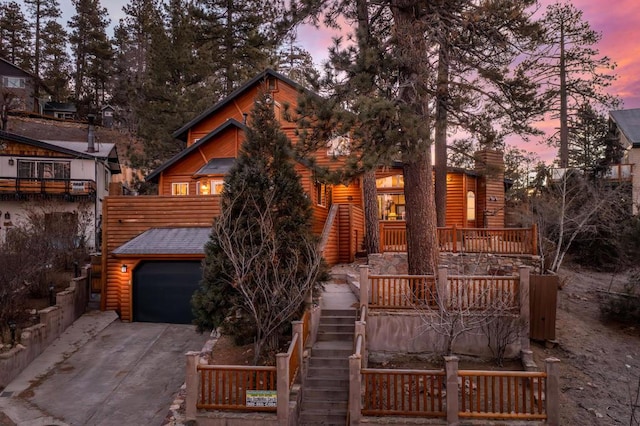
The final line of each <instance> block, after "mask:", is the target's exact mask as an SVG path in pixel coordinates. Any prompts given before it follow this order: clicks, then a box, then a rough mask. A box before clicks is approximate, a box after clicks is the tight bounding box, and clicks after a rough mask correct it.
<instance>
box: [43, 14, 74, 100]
mask: <svg viewBox="0 0 640 426" xmlns="http://www.w3.org/2000/svg"><path fill="white" fill-rule="evenodd" d="M40 38H41V42H40V50H41V56H40V78H41V80H42V83H43V84H44V86H46V87H47V88H48V89H49V90H50V91H51V97H52V98H53V100H54V101H57V102H64V101H66V100H67V99H68V98H69V95H70V89H69V82H70V81H71V69H70V68H71V64H70V62H69V54H68V53H67V49H66V43H67V32H66V31H65V29H64V28H63V27H62V25H60V24H59V23H58V22H56V21H53V20H51V21H48V22H47V23H46V24H45V26H44V28H43V29H42V32H41V34H40Z"/></svg>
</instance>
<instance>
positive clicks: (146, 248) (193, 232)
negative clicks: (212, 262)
mask: <svg viewBox="0 0 640 426" xmlns="http://www.w3.org/2000/svg"><path fill="white" fill-rule="evenodd" d="M210 234H211V228H210V227H207V228H204V227H198V228H151V229H148V230H147V231H145V232H143V233H142V234H140V235H138V236H137V237H135V238H133V239H132V240H129V241H127V242H126V243H124V244H123V245H121V246H120V247H118V248H117V249H115V250H114V251H113V254H115V255H139V254H198V255H200V254H202V255H203V254H204V246H205V244H206V243H207V241H208V240H209V235H210Z"/></svg>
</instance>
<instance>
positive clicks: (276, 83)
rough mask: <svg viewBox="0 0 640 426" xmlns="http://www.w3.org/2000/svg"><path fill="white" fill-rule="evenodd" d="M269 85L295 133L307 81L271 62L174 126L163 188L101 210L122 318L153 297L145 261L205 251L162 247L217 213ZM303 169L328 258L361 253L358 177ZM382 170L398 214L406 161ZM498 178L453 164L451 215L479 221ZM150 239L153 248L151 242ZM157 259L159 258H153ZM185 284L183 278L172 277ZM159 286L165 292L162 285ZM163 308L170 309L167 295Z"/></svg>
mask: <svg viewBox="0 0 640 426" xmlns="http://www.w3.org/2000/svg"><path fill="white" fill-rule="evenodd" d="M263 90H266V91H267V92H268V93H269V95H270V99H271V101H272V102H273V107H274V110H275V112H276V118H278V120H279V121H280V125H281V129H282V131H283V132H284V133H285V134H286V135H287V136H288V137H289V138H290V139H291V140H295V138H296V134H295V132H296V123H295V120H293V119H288V117H287V116H288V115H290V114H291V113H287V114H285V111H295V106H296V102H297V98H298V96H299V93H300V91H301V90H304V89H302V88H301V87H300V86H299V85H298V84H297V83H295V82H293V81H291V80H290V79H288V78H286V77H284V76H282V75H280V74H278V73H276V72H274V71H271V70H266V71H264V72H263V73H261V74H260V75H258V76H256V77H255V78H254V79H252V80H250V81H249V82H248V83H246V84H245V85H243V86H242V87H240V88H238V89H237V90H236V91H235V92H233V93H232V94H231V95H229V96H228V97H227V98H225V99H223V100H222V101H220V102H219V103H217V104H216V105H214V106H213V107H211V108H210V109H208V110H207V111H204V112H203V113H202V114H200V115H199V116H198V117H196V118H194V119H193V120H191V121H190V122H189V123H187V124H186V125H185V126H183V127H182V128H180V129H179V130H177V131H176V132H175V133H174V135H173V136H174V137H175V138H176V139H179V140H182V141H183V142H184V143H185V144H186V148H185V149H184V150H183V151H182V152H180V153H179V154H177V155H176V156H174V157H173V158H171V159H170V160H168V161H167V162H166V163H164V164H163V165H161V166H160V167H159V168H158V169H156V170H155V171H153V172H152V173H151V174H150V175H149V176H147V180H148V181H150V182H154V183H157V185H158V195H157V196H140V197H122V196H118V197H113V196H110V197H107V199H106V200H105V207H104V213H103V216H104V239H103V250H102V253H103V270H104V271H105V272H106V273H105V274H103V276H104V278H103V288H104V293H103V294H104V297H103V299H102V300H103V308H105V309H115V310H116V311H118V312H119V314H120V316H121V318H122V319H123V320H125V321H130V320H136V319H138V318H140V315H142V314H141V313H140V312H139V306H141V305H145V306H144V309H146V308H147V306H146V304H145V303H138V302H137V300H136V294H138V295H139V294H140V290H139V289H140V288H146V289H148V290H147V291H150V292H153V291H154V290H153V283H151V282H147V281H148V280H150V278H146V276H138V275H137V271H138V268H140V267H142V266H143V267H144V268H146V269H149V268H153V267H157V268H158V271H159V268H160V267H161V264H162V262H169V261H178V260H182V261H186V262H198V261H199V260H201V259H202V258H203V257H204V243H202V247H201V249H200V250H199V251H189V250H187V245H188V244H187V242H185V241H183V242H180V241H177V242H176V241H167V244H166V247H163V246H162V241H163V240H162V238H170V236H172V235H178V234H177V233H179V232H180V229H179V228H200V229H202V230H203V231H202V232H204V233H205V234H206V232H207V230H208V229H209V228H210V227H211V224H212V221H213V218H214V217H215V216H216V215H217V214H218V213H219V194H220V192H221V190H222V182H223V179H224V176H225V175H226V174H227V173H228V171H229V170H230V168H231V166H232V165H233V163H234V160H235V158H236V157H237V156H238V153H239V150H240V147H241V145H242V143H243V141H244V138H245V133H246V129H247V127H246V126H247V120H250V118H248V117H249V115H250V113H251V110H252V108H253V105H254V103H255V99H256V98H257V96H258V95H259V94H260V93H261V91H263ZM249 124H250V122H249ZM345 142H348V140H346V141H344V140H341V139H340V138H336V140H333V141H328V143H327V147H326V148H322V149H319V150H318V151H316V152H315V153H314V159H315V162H316V164H318V165H320V166H324V167H328V168H330V169H332V168H338V167H340V166H342V165H343V162H344V158H345V157H343V156H341V154H342V153H343V151H342V150H343V149H344V143H345ZM494 157H495V158H494ZM494 157H492V156H488V157H487V158H484V160H487V159H488V160H490V161H494V160H497V159H498V156H494ZM499 159H500V161H499V164H498V165H497V168H498V169H499V168H500V167H502V166H501V164H502V163H501V157H500V158H499ZM296 170H297V171H298V173H299V175H300V179H301V183H302V186H303V188H304V190H305V191H306V192H307V194H308V195H309V199H310V200H311V202H312V206H313V223H312V230H313V232H314V233H315V234H316V235H319V236H321V241H322V243H321V247H322V251H323V256H324V258H325V260H326V261H327V263H329V264H337V263H348V262H352V261H353V260H354V258H355V254H356V253H357V252H359V251H361V250H362V248H363V241H364V229H365V227H364V211H363V204H364V203H363V194H362V184H361V180H360V179H354V180H352V181H351V182H349V183H348V184H342V185H329V184H326V183H323V182H321V181H319V180H318V179H316V177H315V175H314V173H313V170H312V169H311V168H310V167H308V166H307V165H305V164H304V163H303V162H299V163H297V164H296ZM376 178H377V182H378V207H379V218H380V219H381V220H384V221H394V223H398V224H400V223H401V221H402V219H403V218H404V212H405V210H404V208H405V206H404V188H403V182H402V169H401V168H400V167H399V165H397V166H395V167H394V166H393V165H392V166H390V167H387V168H384V169H380V170H378V171H377V172H376ZM495 178H496V179H499V182H500V185H495V186H494V185H493V184H491V185H486V184H485V183H483V176H482V175H481V171H480V172H479V171H477V170H473V171H467V170H457V169H456V170H450V172H449V175H448V178H447V181H448V185H449V189H450V192H449V193H448V195H447V203H448V204H447V225H457V226H460V227H475V226H478V224H480V223H481V222H482V220H483V216H481V215H480V213H479V210H478V209H484V208H485V207H486V203H485V202H484V201H483V200H484V199H485V198H487V197H491V199H492V200H493V199H495V200H496V201H497V202H502V203H503V202H504V186H503V178H502V177H500V176H496V177H495ZM501 185H502V186H501ZM500 192H501V194H500ZM487 199H488V198H487ZM492 223H493V222H492ZM154 230H155V231H154ZM152 231H153V232H152ZM193 232H196V231H193ZM194 235H195V234H194ZM201 235H202V234H198V237H197V238H201ZM145 242H146V244H148V245H149V246H150V248H145V246H144V244H145ZM150 264H153V265H155V266H151V267H150V266H149V265H150ZM192 267H193V268H195V266H184V265H180V266H179V267H177V268H176V270H178V269H184V270H185V271H186V269H189V268H192ZM185 273H186V272H185ZM151 275H153V274H151ZM151 275H150V276H151ZM192 275H193V274H192ZM144 280H147V281H144ZM167 285H169V284H167ZM181 285H182V284H181V283H180V282H179V279H178V278H176V280H175V283H174V287H180V286H181ZM189 286H193V283H190V284H189ZM174 290H175V294H182V293H181V289H180V288H172V289H167V288H163V289H162V291H166V292H169V293H171V292H173V291H174ZM156 293H160V291H159V289H158V290H157V291H156ZM182 296H183V294H182V295H181V296H176V297H182ZM138 297H139V296H138ZM158 304H160V302H158ZM140 309H142V308H140ZM163 309H171V306H170V304H167V305H166V306H165V307H164V308H163ZM157 320H158V321H166V317H165V316H163V314H162V312H158V317H157Z"/></svg>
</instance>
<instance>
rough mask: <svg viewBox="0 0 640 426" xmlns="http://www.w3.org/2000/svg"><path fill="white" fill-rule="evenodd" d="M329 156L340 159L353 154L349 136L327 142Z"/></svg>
mask: <svg viewBox="0 0 640 426" xmlns="http://www.w3.org/2000/svg"><path fill="white" fill-rule="evenodd" d="M327 147H328V148H329V149H327V156H328V157H331V156H333V157H339V156H345V155H349V154H350V153H351V139H349V137H348V136H336V137H335V138H333V139H331V140H330V141H329V142H327Z"/></svg>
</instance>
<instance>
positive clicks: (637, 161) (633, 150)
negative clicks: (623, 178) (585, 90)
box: [609, 108, 640, 214]
mask: <svg viewBox="0 0 640 426" xmlns="http://www.w3.org/2000/svg"><path fill="white" fill-rule="evenodd" d="M609 127H610V129H611V131H612V132H614V134H615V135H616V136H618V137H619V138H620V142H621V143H622V146H624V147H625V148H626V153H625V157H624V158H623V160H622V162H623V163H624V164H628V165H630V174H631V183H632V203H633V214H638V213H640V209H639V207H640V108H633V109H624V110H619V111H610V112H609Z"/></svg>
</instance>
